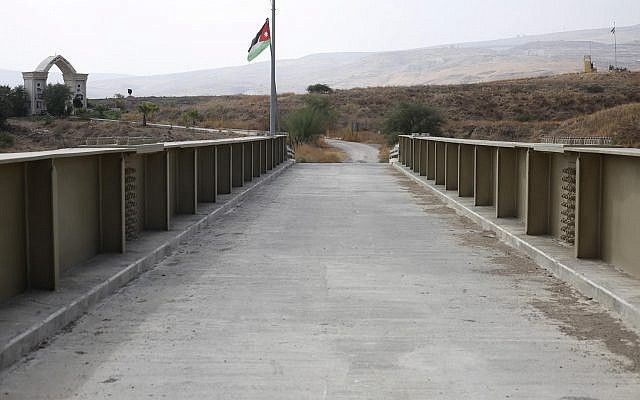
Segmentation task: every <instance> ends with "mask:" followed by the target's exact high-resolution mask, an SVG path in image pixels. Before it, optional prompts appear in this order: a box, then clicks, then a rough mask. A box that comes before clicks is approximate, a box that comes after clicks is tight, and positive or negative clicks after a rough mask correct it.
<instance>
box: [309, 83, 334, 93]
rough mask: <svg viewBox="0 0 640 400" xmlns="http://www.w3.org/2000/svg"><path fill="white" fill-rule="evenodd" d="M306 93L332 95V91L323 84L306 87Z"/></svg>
mask: <svg viewBox="0 0 640 400" xmlns="http://www.w3.org/2000/svg"><path fill="white" fill-rule="evenodd" d="M307 92H309V93H317V94H330V93H333V89H331V88H330V87H329V85H326V84H324V83H316V84H315V85H310V86H309V87H307Z"/></svg>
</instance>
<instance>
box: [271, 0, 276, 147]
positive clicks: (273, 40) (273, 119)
mask: <svg viewBox="0 0 640 400" xmlns="http://www.w3.org/2000/svg"><path fill="white" fill-rule="evenodd" d="M269 128H270V129H269V131H270V134H271V136H275V135H276V132H277V130H278V92H277V90H276V0H271V105H270V124H269Z"/></svg>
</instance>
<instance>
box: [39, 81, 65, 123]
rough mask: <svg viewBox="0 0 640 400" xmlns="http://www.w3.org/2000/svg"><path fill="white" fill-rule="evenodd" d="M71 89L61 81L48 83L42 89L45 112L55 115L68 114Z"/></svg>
mask: <svg viewBox="0 0 640 400" xmlns="http://www.w3.org/2000/svg"><path fill="white" fill-rule="evenodd" d="M71 94H72V93H71V89H69V86H67V85H64V84H62V83H57V84H55V85H53V84H51V83H50V84H48V85H47V87H46V88H45V89H44V103H45V105H46V106H47V112H48V113H49V114H51V115H55V116H56V117H62V116H65V115H69V113H70V112H71V103H70V102H71Z"/></svg>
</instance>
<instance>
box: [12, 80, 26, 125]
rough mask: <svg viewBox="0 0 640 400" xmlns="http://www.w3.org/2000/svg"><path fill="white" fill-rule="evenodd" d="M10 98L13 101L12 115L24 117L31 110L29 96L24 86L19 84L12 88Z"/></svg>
mask: <svg viewBox="0 0 640 400" xmlns="http://www.w3.org/2000/svg"><path fill="white" fill-rule="evenodd" d="M8 100H9V102H10V103H11V110H12V112H11V116H13V117H24V116H26V115H27V114H28V112H29V105H28V104H29V103H28V102H29V97H28V96H27V91H26V90H25V89H24V86H22V85H19V86H16V87H14V88H13V89H11V91H10V92H9V95H8Z"/></svg>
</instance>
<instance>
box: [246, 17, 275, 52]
mask: <svg viewBox="0 0 640 400" xmlns="http://www.w3.org/2000/svg"><path fill="white" fill-rule="evenodd" d="M269 45H271V30H269V19H268V18H267V22H265V23H264V25H263V26H262V29H260V32H258V34H257V35H256V37H255V38H253V41H252V42H251V47H250V48H249V55H248V56H247V60H249V61H253V59H254V58H256V57H258V56H259V55H260V53H262V52H263V51H264V49H266V48H267V47H269Z"/></svg>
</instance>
